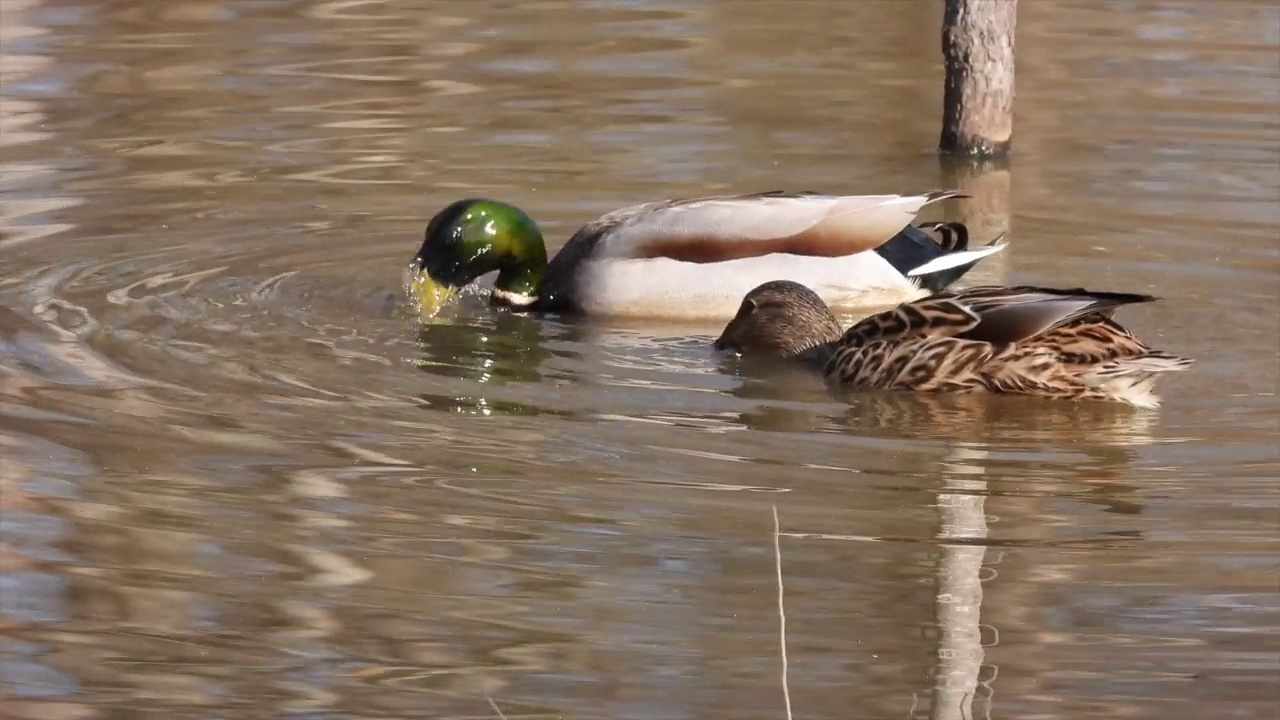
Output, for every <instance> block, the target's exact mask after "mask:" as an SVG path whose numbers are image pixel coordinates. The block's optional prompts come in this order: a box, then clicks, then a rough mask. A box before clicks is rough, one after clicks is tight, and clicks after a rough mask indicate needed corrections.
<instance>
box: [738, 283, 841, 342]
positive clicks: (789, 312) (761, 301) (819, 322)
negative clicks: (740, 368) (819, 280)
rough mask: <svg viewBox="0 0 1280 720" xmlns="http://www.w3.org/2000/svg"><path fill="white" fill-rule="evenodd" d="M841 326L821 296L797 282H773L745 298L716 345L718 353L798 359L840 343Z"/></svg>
mask: <svg viewBox="0 0 1280 720" xmlns="http://www.w3.org/2000/svg"><path fill="white" fill-rule="evenodd" d="M841 333H842V331H841V329H840V323H839V321H837V320H836V318H835V316H834V315H832V314H831V310H830V309H829V308H827V304H826V303H825V302H823V301H822V298H820V297H818V294H817V293H815V292H814V291H812V290H810V289H809V288H807V287H805V286H804V285H801V284H800V283H798V282H793V281H791V280H772V281H770V282H767V283H765V284H763V285H760V286H759V287H757V288H755V289H754V290H752V291H751V292H749V293H747V295H746V297H744V298H742V305H741V306H740V307H739V308H738V314H737V315H735V316H734V318H733V319H732V320H730V321H729V324H728V325H726V326H725V328H724V332H722V333H720V337H719V338H718V339H717V340H716V341H715V345H714V347H715V349H717V350H733V351H736V352H739V353H741V354H743V355H773V356H777V357H786V358H790V357H796V356H799V355H801V354H803V353H805V352H806V351H808V350H812V349H813V348H816V347H818V346H821V345H826V344H829V343H833V342H835V341H837V340H839V339H840V335H841Z"/></svg>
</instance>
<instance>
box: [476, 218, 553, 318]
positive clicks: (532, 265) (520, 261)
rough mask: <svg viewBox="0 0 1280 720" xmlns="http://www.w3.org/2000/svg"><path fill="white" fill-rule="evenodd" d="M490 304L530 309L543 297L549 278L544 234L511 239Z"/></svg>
mask: <svg viewBox="0 0 1280 720" xmlns="http://www.w3.org/2000/svg"><path fill="white" fill-rule="evenodd" d="M504 250H505V251H506V252H504V253H503V257H502V261H501V263H500V264H499V266H498V279H497V280H495V281H494V283H493V293H492V294H491V295H490V296H489V302H490V303H491V304H493V305H501V306H504V307H509V308H512V309H529V308H532V307H533V306H534V305H536V304H537V303H538V300H539V298H541V296H542V281H543V279H544V278H546V275H547V246H546V244H545V243H544V242H543V241H542V235H541V234H538V235H536V236H532V237H530V236H525V237H521V238H518V239H512V240H511V241H509V242H508V243H507V246H506V247H505V248H504Z"/></svg>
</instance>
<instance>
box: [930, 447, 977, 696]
mask: <svg viewBox="0 0 1280 720" xmlns="http://www.w3.org/2000/svg"><path fill="white" fill-rule="evenodd" d="M955 455H956V459H958V460H961V461H962V462H963V464H959V463H957V464H954V465H951V464H948V465H947V466H945V467H946V479H945V484H946V489H947V490H949V491H952V492H944V493H942V494H940V495H939V496H938V512H939V515H940V520H941V525H942V527H941V528H940V530H939V531H938V540H939V542H940V543H942V558H941V561H940V562H939V564H938V586H937V587H938V593H937V596H936V600H935V603H936V607H937V624H938V631H939V637H938V664H937V671H936V673H935V676H934V677H935V680H934V688H933V702H932V703H931V704H930V712H929V718H930V720H969V719H970V718H973V717H974V714H973V700H974V695H975V694H976V693H977V690H978V679H979V672H980V670H981V669H982V661H983V657H984V653H983V649H982V627H981V613H982V563H983V559H984V558H985V556H986V551H987V549H986V546H985V545H984V544H982V543H983V542H984V541H985V540H986V538H987V520H986V515H985V514H984V508H983V505H984V501H985V497H984V496H983V495H981V494H978V493H981V492H982V491H984V490H986V487H987V483H986V481H985V480H980V479H974V477H973V476H975V475H977V476H980V475H982V474H983V472H984V471H983V468H982V467H981V466H978V465H974V464H970V462H971V461H974V460H980V459H981V458H982V457H983V456H985V455H986V452H985V451H983V450H977V449H973V448H967V447H963V446H962V447H958V448H956V451H955Z"/></svg>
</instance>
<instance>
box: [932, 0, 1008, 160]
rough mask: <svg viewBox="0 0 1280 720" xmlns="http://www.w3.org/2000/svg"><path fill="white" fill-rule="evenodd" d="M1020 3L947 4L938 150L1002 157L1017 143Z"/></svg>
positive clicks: (959, 0)
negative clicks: (1015, 74) (1015, 52)
mask: <svg viewBox="0 0 1280 720" xmlns="http://www.w3.org/2000/svg"><path fill="white" fill-rule="evenodd" d="M1017 11H1018V0H947V6H946V14H945V16H944V17H943V21H942V54H943V57H944V58H945V60H946V66H947V79H946V93H945V95H944V98H943V117H942V139H941V140H940V141H939V144H938V145H939V148H940V149H941V150H942V151H943V152H946V153H955V154H960V155H983V156H991V155H1003V154H1004V153H1006V152H1008V150H1009V146H1010V144H1011V143H1012V140H1013V50H1014V42H1013V35H1014V28H1015V25H1016V16H1017Z"/></svg>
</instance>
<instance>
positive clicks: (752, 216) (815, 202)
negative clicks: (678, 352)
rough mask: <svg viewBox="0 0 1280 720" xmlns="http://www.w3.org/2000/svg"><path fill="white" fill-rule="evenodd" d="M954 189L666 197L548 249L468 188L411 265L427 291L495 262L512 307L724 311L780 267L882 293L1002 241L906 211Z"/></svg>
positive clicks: (786, 272) (843, 288) (431, 227)
mask: <svg viewBox="0 0 1280 720" xmlns="http://www.w3.org/2000/svg"><path fill="white" fill-rule="evenodd" d="M959 197H968V196H966V195H964V194H962V193H959V192H955V191H938V192H930V193H925V194H923V195H845V196H837V195H822V194H818V193H813V192H799V193H791V192H781V191H775V192H764V193H755V194H749V195H725V196H718V197H706V198H696V199H687V200H664V201H659V202H653V203H648V204H644V205H635V206H632V207H626V208H622V209H620V210H615V211H614V212H611V213H608V214H606V215H603V216H601V217H599V218H596V219H595V220H592V221H591V222H589V223H587V224H586V225H585V226H583V227H582V228H581V229H580V230H578V231H577V232H576V233H574V235H573V237H571V238H570V239H569V241H568V242H567V243H565V245H564V247H563V248H561V249H560V252H559V253H558V254H557V255H556V256H555V258H553V259H552V260H551V262H550V263H548V262H547V249H546V245H545V243H544V242H543V238H542V232H541V231H540V230H539V229H538V225H537V224H536V223H534V221H533V220H532V219H530V218H529V216H528V215H526V214H525V213H524V212H522V211H521V210H520V209H519V208H516V207H514V206H512V205H508V204H506V203H502V202H498V201H496V200H487V199H482V198H471V199H466V200H459V201H456V202H454V203H452V204H450V205H449V206H448V207H445V208H444V209H443V210H441V211H440V212H439V213H437V214H436V215H435V217H433V218H432V219H431V221H430V223H429V224H428V225H427V230H426V237H425V239H424V240H423V243H422V248H421V249H420V250H418V254H417V255H416V256H415V257H414V259H413V264H412V265H411V267H410V272H411V273H412V282H413V283H414V288H413V290H414V293H415V294H416V295H417V296H418V298H419V300H420V301H422V302H423V303H424V304H426V305H434V304H435V303H438V302H439V301H440V300H442V299H443V298H444V297H445V296H448V295H451V294H453V293H454V292H456V290H457V289H459V288H461V287H463V286H465V285H467V284H469V283H471V282H472V281H474V280H475V279H477V278H478V277H480V276H481V275H485V274H487V273H490V272H493V271H497V273H498V277H497V279H496V281H495V282H494V288H493V291H492V293H491V294H490V302H491V303H492V304H494V305H500V306H506V307H510V308H512V309H516V310H536V311H546V312H561V313H570V314H582V315H615V316H625V315H632V316H644V317H666V318H673V319H708V318H714V319H727V318H729V317H732V316H733V313H734V311H735V310H736V309H737V307H738V304H739V303H740V302H741V299H742V296H743V294H744V293H746V292H747V291H748V290H750V289H751V288H752V287H755V286H756V285H758V284H759V283H761V282H764V281H766V280H769V279H772V278H779V277H781V278H787V279H793V280H797V281H802V282H804V283H806V284H808V285H809V286H811V287H813V288H814V289H815V291H816V292H817V293H818V294H819V295H820V296H821V297H823V298H824V300H825V301H826V302H830V303H832V304H833V305H837V306H845V305H852V304H886V303H892V302H899V301H902V300H906V299H912V298H915V297H919V296H921V295H924V294H927V293H928V292H930V291H934V290H940V289H942V288H945V287H946V286H948V285H950V284H951V283H953V282H955V281H956V280H957V279H958V278H959V277H960V276H962V275H964V274H965V273H966V272H967V271H968V270H969V268H971V267H973V266H974V264H975V263H977V262H978V261H979V260H981V259H982V258H984V257H986V256H988V255H990V254H992V253H994V252H997V251H999V250H1000V249H1001V248H1003V247H1004V245H1003V243H1001V242H999V240H1000V239H999V238H996V239H995V240H993V241H992V242H991V243H990V244H989V245H987V246H985V247H981V248H976V249H973V250H970V249H969V248H968V244H969V233H968V230H967V229H966V228H965V226H964V225H963V224H961V223H929V224H925V225H920V226H916V225H913V224H912V222H913V221H914V220H915V216H916V214H917V213H918V212H919V211H920V209H921V208H923V207H924V206H925V205H928V204H930V203H934V202H937V201H939V200H943V199H946V198H959ZM929 231H933V232H935V233H936V234H937V235H939V236H940V239H939V240H935V239H934V238H933V237H932V236H930V235H929V234H928V232H929Z"/></svg>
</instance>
